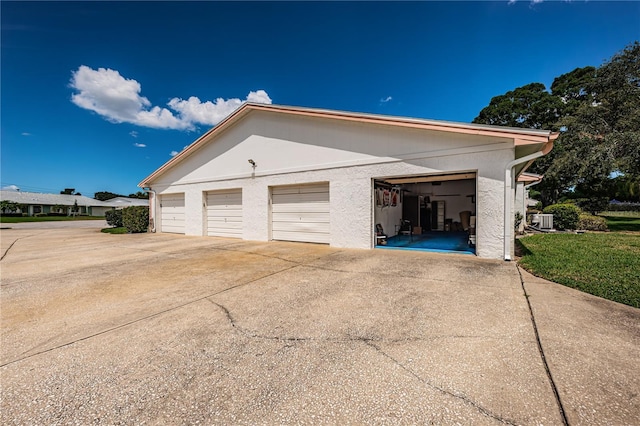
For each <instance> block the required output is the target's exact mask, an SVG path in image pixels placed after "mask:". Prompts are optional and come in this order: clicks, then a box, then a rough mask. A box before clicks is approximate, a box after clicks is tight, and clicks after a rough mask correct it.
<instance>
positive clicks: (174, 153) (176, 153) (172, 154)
mask: <svg viewBox="0 0 640 426" xmlns="http://www.w3.org/2000/svg"><path fill="white" fill-rule="evenodd" d="M178 154H180V153H179V152H178V151H171V152H170V153H169V155H170V156H172V157H175V156H176V155H178Z"/></svg>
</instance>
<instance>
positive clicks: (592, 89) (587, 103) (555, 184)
mask: <svg viewBox="0 0 640 426" xmlns="http://www.w3.org/2000/svg"><path fill="white" fill-rule="evenodd" d="M550 89H551V90H550V91H548V90H547V89H546V87H545V86H544V85H543V84H542V83H530V84H527V85H525V86H522V87H518V88H516V89H514V90H512V91H509V92H507V93H505V94H504V95H500V96H496V97H494V98H493V99H491V102H490V103H489V105H488V106H487V107H485V108H483V109H482V110H481V111H480V113H479V114H478V117H476V118H475V119H474V120H473V122H474V123H483V124H494V125H499V126H510V127H524V128H533V129H547V130H552V131H559V132H560V133H561V134H560V137H559V138H558V139H557V140H556V142H555V145H554V149H553V151H552V152H551V153H550V154H548V155H547V156H545V157H543V158H541V159H539V160H538V161H536V162H535V163H534V165H533V166H532V169H531V171H533V172H535V173H542V174H544V175H545V178H544V180H543V181H542V183H541V184H540V186H539V189H540V192H541V195H542V201H543V203H544V204H545V205H546V204H551V203H554V202H556V201H557V200H558V199H559V198H560V197H562V196H582V197H586V198H593V197H609V198H613V197H614V196H615V197H616V198H617V199H624V200H628V201H636V200H638V198H639V197H640V43H638V42H634V43H632V44H630V45H629V46H627V47H625V48H624V49H623V50H622V51H621V52H619V53H617V54H615V55H614V56H613V57H612V58H611V59H610V60H609V61H607V62H605V63H604V64H602V65H601V66H600V67H598V68H595V67H592V66H587V67H584V68H576V69H575V70H573V71H571V72H569V73H566V74H563V75H561V76H558V77H556V78H555V79H554V81H553V83H552V84H551V88H550Z"/></svg>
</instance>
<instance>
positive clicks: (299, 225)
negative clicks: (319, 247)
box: [271, 183, 330, 244]
mask: <svg viewBox="0 0 640 426" xmlns="http://www.w3.org/2000/svg"><path fill="white" fill-rule="evenodd" d="M271 220H272V224H271V226H272V228H271V229H272V238H273V239H274V240H283V241H300V242H307V243H323V244H329V242H330V227H329V183H321V184H313V185H295V186H277V187H273V188H272V191H271Z"/></svg>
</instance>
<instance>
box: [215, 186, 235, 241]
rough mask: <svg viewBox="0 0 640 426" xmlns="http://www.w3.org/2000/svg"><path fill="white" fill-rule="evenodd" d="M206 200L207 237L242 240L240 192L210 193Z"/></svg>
mask: <svg viewBox="0 0 640 426" xmlns="http://www.w3.org/2000/svg"><path fill="white" fill-rule="evenodd" d="M206 200H207V235H209V236H212V237H231V238H242V228H243V225H242V190H241V189H233V190H225V191H212V192H208V193H207V195H206Z"/></svg>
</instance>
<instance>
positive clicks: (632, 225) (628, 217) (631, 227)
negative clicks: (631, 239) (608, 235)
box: [598, 212, 640, 232]
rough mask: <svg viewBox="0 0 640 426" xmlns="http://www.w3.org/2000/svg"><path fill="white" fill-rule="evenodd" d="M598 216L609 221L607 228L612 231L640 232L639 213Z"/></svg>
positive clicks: (610, 213)
mask: <svg viewBox="0 0 640 426" xmlns="http://www.w3.org/2000/svg"><path fill="white" fill-rule="evenodd" d="M616 213H627V214H616ZM632 213H635V214H632ZM598 216H602V217H604V218H605V220H606V221H607V226H608V227H609V230H611V231H635V232H640V213H638V212H606V213H601V214H599V215H598Z"/></svg>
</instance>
